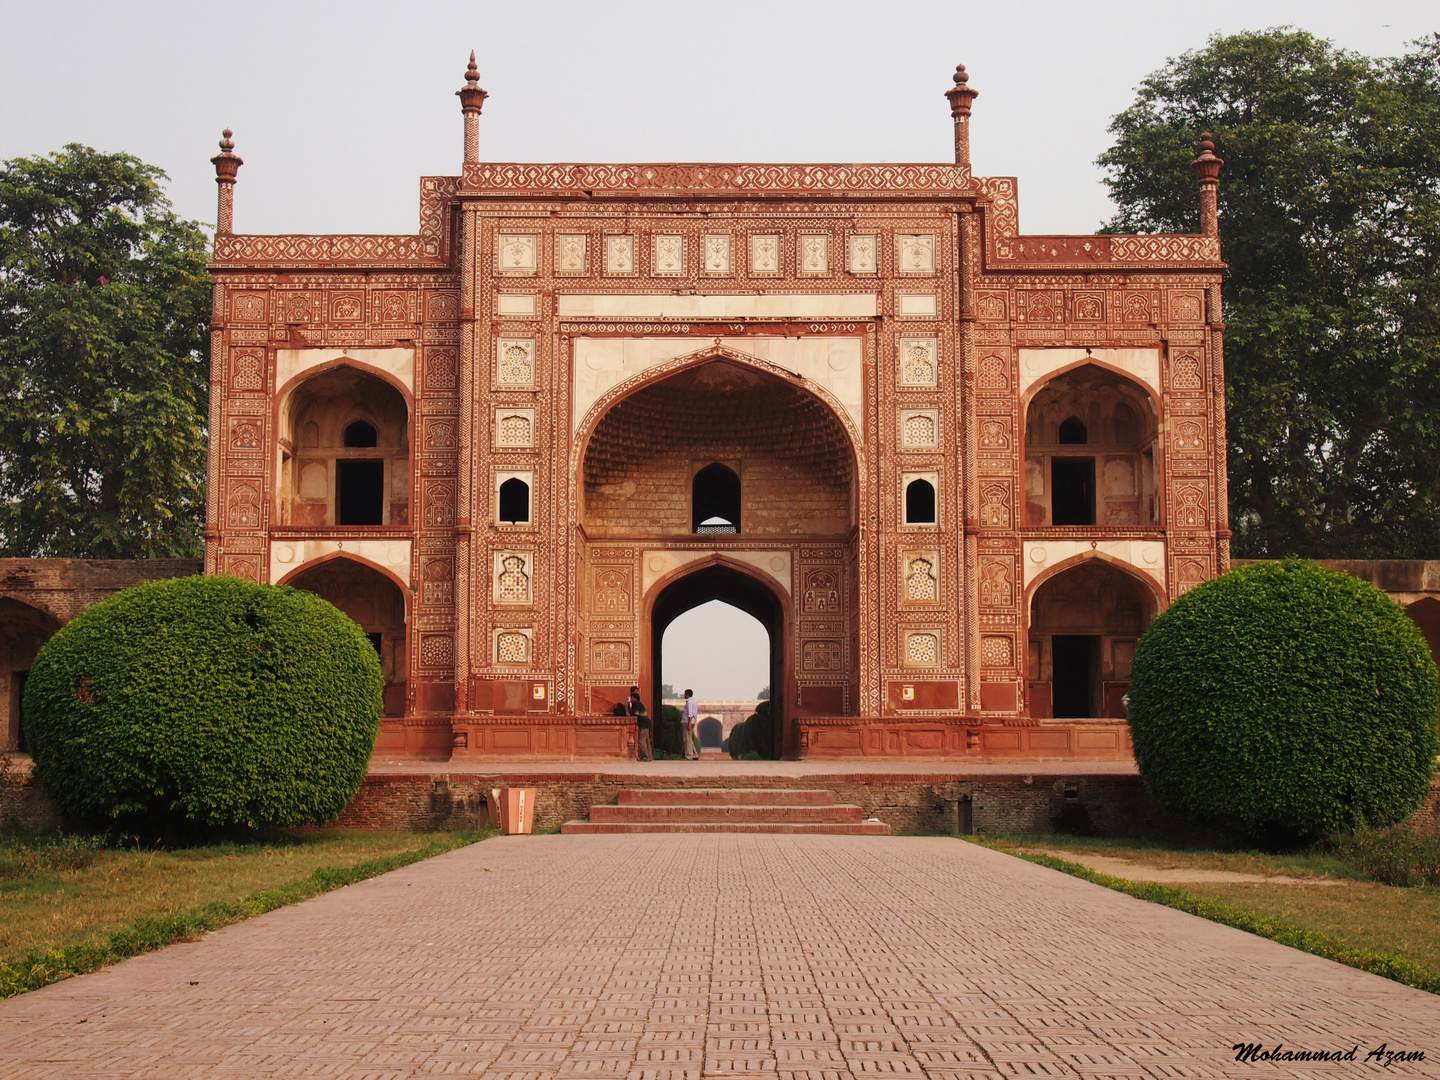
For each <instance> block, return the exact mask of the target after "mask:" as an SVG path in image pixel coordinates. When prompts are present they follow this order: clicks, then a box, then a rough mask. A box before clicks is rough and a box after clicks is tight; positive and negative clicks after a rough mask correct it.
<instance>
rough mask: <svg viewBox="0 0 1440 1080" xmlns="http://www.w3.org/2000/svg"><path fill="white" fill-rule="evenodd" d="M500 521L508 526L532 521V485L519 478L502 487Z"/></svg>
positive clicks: (513, 478)
mask: <svg viewBox="0 0 1440 1080" xmlns="http://www.w3.org/2000/svg"><path fill="white" fill-rule="evenodd" d="M500 520H501V521H503V522H504V523H505V524H507V525H516V524H519V523H521V522H525V521H529V520H530V485H529V484H527V483H526V482H525V481H524V480H521V479H520V478H519V477H517V476H512V477H511V478H510V479H509V480H506V481H505V482H504V483H503V484H501V485H500Z"/></svg>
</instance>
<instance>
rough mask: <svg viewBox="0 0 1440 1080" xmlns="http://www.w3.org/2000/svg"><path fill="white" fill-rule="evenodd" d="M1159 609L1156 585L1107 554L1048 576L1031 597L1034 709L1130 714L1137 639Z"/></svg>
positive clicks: (1082, 715) (1039, 713)
mask: <svg viewBox="0 0 1440 1080" xmlns="http://www.w3.org/2000/svg"><path fill="white" fill-rule="evenodd" d="M1155 609H1156V602H1155V594H1154V592H1153V591H1152V590H1151V589H1149V588H1147V587H1146V586H1145V585H1144V584H1143V583H1142V582H1141V581H1140V580H1139V579H1138V578H1137V577H1135V576H1134V575H1133V574H1129V573H1126V572H1125V571H1124V570H1121V569H1119V568H1118V567H1116V566H1113V565H1111V564H1110V563H1108V562H1105V561H1104V560H1102V559H1087V560H1085V561H1084V562H1081V563H1079V564H1077V565H1075V566H1072V567H1070V568H1069V569H1067V570H1062V571H1061V572H1060V573H1058V574H1056V575H1055V576H1054V577H1052V578H1050V579H1049V580H1048V581H1046V582H1044V583H1043V584H1041V586H1040V587H1039V588H1038V589H1036V590H1035V596H1034V598H1033V599H1032V600H1031V604H1030V612H1031V614H1030V648H1029V658H1030V715H1031V716H1034V717H1037V718H1046V717H1054V718H1056V719H1089V718H1098V717H1109V718H1113V719H1124V717H1125V706H1124V701H1123V699H1124V696H1125V694H1126V692H1127V691H1128V690H1129V689H1130V662H1131V660H1132V659H1134V656H1135V644H1136V642H1138V641H1139V640H1140V635H1141V634H1143V633H1144V632H1145V628H1146V627H1148V626H1149V625H1150V623H1151V621H1152V620H1153V619H1154V618H1155Z"/></svg>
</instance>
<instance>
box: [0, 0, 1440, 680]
mask: <svg viewBox="0 0 1440 1080" xmlns="http://www.w3.org/2000/svg"><path fill="white" fill-rule="evenodd" d="M1283 24H1290V25H1295V26H1300V27H1303V28H1305V29H1307V30H1310V31H1311V32H1313V33H1316V34H1318V35H1320V36H1322V37H1327V38H1330V39H1332V40H1334V41H1335V42H1336V43H1337V44H1339V45H1342V46H1344V47H1346V48H1350V49H1355V50H1358V51H1361V52H1366V53H1370V54H1372V55H1393V54H1395V53H1399V52H1401V51H1403V50H1404V46H1405V43H1406V42H1407V41H1410V40H1413V39H1414V38H1417V37H1419V36H1421V35H1422V34H1426V33H1429V32H1431V31H1434V30H1437V29H1440V13H1437V9H1436V5H1435V3H1434V0H1429V2H1426V3H1420V2H1413V0H1367V2H1364V3H1354V2H1350V0H1345V2H1340V0H1304V2H1300V0H1248V2H1244V3H1240V2H1231V0H1212V2H1209V3H1200V4H1193V5H1192V4H1180V3H1177V2H1175V0H1145V2H1139V0H1121V2H1114V3H1094V2H1091V3H1077V2H1069V3H1038V2H1036V3H1026V2H1023V0H1010V2H1008V3H1007V2H998V3H990V4H973V3H972V4H966V3H960V2H958V0H944V2H933V3H895V2H891V3H877V2H875V0H868V2H863V3H862V2H858V0H825V2H787V0H764V2H750V0H746V2H737V3H725V2H722V0H716V2H710V3H683V2H678V3H677V2H675V0H669V2H658V0H657V2H639V0H634V2H611V3H604V2H599V3H597V2H594V0H591V2H587V3H579V2H574V3H572V2H551V3H543V2H534V0H532V2H530V3H514V2H512V3H505V4H501V3H495V2H489V0H466V2H464V3H441V2H418V3H408V4H404V3H394V2H390V3H383V4H382V3H376V2H373V0H347V2H344V3H325V2H316V0H290V2H287V3H246V2H244V0H237V2H234V3H230V4H216V3H197V2H194V0H189V2H184V3H145V2H137V0H131V2H128V3H114V2H113V0H112V2H107V3H97V2H85V0H81V2H71V3H64V4H61V3H37V2H36V0H23V2H22V0H0V102H3V106H0V158H12V157H16V156H20V155H32V154H42V153H46V152H48V151H51V150H55V149H58V148H60V147H61V146H63V145H64V144H65V143H69V142H80V143H86V144H88V145H90V146H94V147H96V148H98V149H102V150H123V151H127V152H129V153H132V154H135V155H137V156H139V157H141V158H143V159H144V160H145V161H148V162H150V163H152V164H154V165H158V166H160V167H161V168H163V169H164V170H165V171H166V172H167V173H168V174H169V176H170V179H171V185H170V195H171V198H172V199H173V201H174V203H175V205H176V208H177V209H178V210H179V212H180V213H181V214H183V215H184V216H186V217H191V218H197V219H199V220H201V221H204V222H212V221H213V220H214V215H215V184H214V176H215V174H214V170H213V169H212V167H211V165H210V163H209V158H210V157H211V155H213V154H214V153H215V152H216V146H215V142H216V140H217V139H218V138H219V135H220V129H221V128H223V127H231V128H233V129H234V130H235V140H236V151H237V152H238V153H239V154H240V155H241V156H242V157H243V158H244V159H245V166H244V167H243V168H242V169H241V170H240V183H239V186H238V189H237V191H236V209H235V224H236V229H237V230H238V231H240V232H265V233H271V232H279V233H283V232H312V233H314V232H322V233H323V232H372V233H404V232H414V231H415V228H416V219H417V200H418V191H419V177H421V176H423V175H435V174H453V173H456V172H458V171H459V165H460V159H461V152H462V149H463V143H462V136H461V123H460V108H459V102H458V101H457V99H456V98H455V96H454V91H455V90H456V89H457V88H458V87H459V86H460V85H461V84H462V83H463V76H464V70H465V62H466V59H467V57H468V56H469V52H470V50H471V49H472V48H473V49H474V50H475V52H476V56H477V61H478V63H479V65H480V72H481V85H482V86H483V87H485V89H486V90H488V91H489V92H490V94H491V97H490V99H489V100H488V101H487V102H486V104H485V112H484V116H483V117H482V118H481V126H480V140H481V154H482V155H483V156H484V157H486V158H488V159H491V160H497V161H576V160H580V161H945V160H949V157H950V153H951V134H950V117H949V107H948V105H947V103H946V101H945V99H944V97H943V96H942V95H943V93H944V91H945V90H946V89H948V88H949V87H950V85H951V83H950V75H951V73H952V72H953V71H954V68H955V65H956V64H957V63H964V64H965V65H966V67H967V69H968V70H969V72H970V85H971V86H972V87H974V88H975V89H977V90H979V91H980V97H979V99H978V100H977V101H976V103H975V115H974V119H973V121H972V124H971V129H972V133H971V143H972V157H973V159H974V164H975V169H976V171H977V172H978V173H981V174H984V175H999V176H1017V177H1019V181H1020V223H1021V228H1022V229H1023V230H1024V231H1026V232H1039V233H1082V232H1091V231H1093V230H1094V229H1095V228H1096V227H1097V226H1098V225H1099V224H1100V223H1101V222H1102V221H1103V220H1104V219H1105V218H1107V217H1108V216H1109V214H1110V205H1109V201H1108V199H1107V198H1106V196H1105V191H1104V188H1103V187H1102V186H1101V184H1100V174H1099V171H1098V170H1097V169H1096V168H1095V166H1094V164H1093V162H1094V160H1095V157H1096V156H1097V155H1098V154H1100V153H1102V152H1103V151H1104V150H1105V149H1106V148H1107V147H1108V146H1109V144H1110V140H1109V137H1108V135H1107V134H1106V125H1107V124H1108V123H1109V120H1110V117H1111V116H1113V115H1114V114H1115V113H1116V112H1118V111H1119V110H1121V109H1123V108H1125V107H1126V106H1127V105H1128V104H1129V103H1130V102H1131V101H1132V99H1133V92H1134V88H1135V86H1136V85H1137V84H1138V83H1139V82H1140V80H1141V79H1142V78H1144V76H1145V75H1147V74H1148V73H1149V72H1151V71H1154V70H1156V69H1157V68H1159V67H1160V66H1162V65H1163V64H1164V62H1165V59H1166V58H1167V57H1169V56H1173V55H1177V54H1179V53H1181V52H1184V51H1186V50H1187V49H1194V48H1199V47H1202V46H1203V45H1204V43H1205V40H1206V38H1207V37H1208V36H1209V35H1210V34H1212V33H1217V32H1218V33H1234V32H1236V31H1239V30H1246V29H1264V28H1266V27H1270V26H1277V25H1283ZM1222 153H1223V148H1222ZM730 610H731V611H732V612H733V617H729V616H725V617H722V615H721V614H717V613H716V612H715V611H713V609H705V610H703V611H702V610H697V612H696V613H695V614H693V615H691V616H688V617H685V618H682V619H681V620H677V622H676V623H675V624H673V625H672V628H671V630H670V633H669V635H667V639H666V640H667V644H669V645H670V646H671V648H670V650H669V651H670V654H671V655H670V657H669V659H668V661H667V664H666V674H665V678H666V681H669V682H672V683H675V684H676V686H677V688H679V687H680V686H681V685H682V684H685V683H687V682H688V683H689V684H690V685H693V686H694V688H695V689H696V691H697V693H700V694H702V695H704V696H707V697H729V696H734V697H745V696H749V695H753V694H754V693H755V691H756V690H758V689H759V688H760V687H761V686H762V685H764V683H765V682H766V681H768V670H767V665H766V662H765V659H764V656H765V652H764V650H765V637H764V632H763V631H762V630H761V629H760V627H759V624H758V623H755V622H754V620H751V619H750V618H749V616H746V615H743V614H740V613H739V612H734V611H733V609H730ZM747 628H748V629H747ZM672 638H673V639H674V640H673V641H672V640H671V639H672ZM672 664H674V665H675V666H674V668H673V669H672ZM672 673H673V675H674V677H672ZM757 673H758V674H757Z"/></svg>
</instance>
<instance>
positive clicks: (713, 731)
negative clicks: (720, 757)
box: [700, 716, 725, 750]
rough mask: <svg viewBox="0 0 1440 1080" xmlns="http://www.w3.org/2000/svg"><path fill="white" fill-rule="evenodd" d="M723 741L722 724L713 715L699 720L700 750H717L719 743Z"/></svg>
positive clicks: (723, 730)
mask: <svg viewBox="0 0 1440 1080" xmlns="http://www.w3.org/2000/svg"><path fill="white" fill-rule="evenodd" d="M724 741H725V725H724V724H722V723H720V721H719V720H716V719H715V717H713V716H707V717H705V719H704V720H701V721H700V748H701V749H702V750H719V749H720V744H721V743H722V742H724Z"/></svg>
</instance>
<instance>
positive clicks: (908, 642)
mask: <svg viewBox="0 0 1440 1080" xmlns="http://www.w3.org/2000/svg"><path fill="white" fill-rule="evenodd" d="M905 663H907V664H911V665H914V666H916V667H934V666H935V665H937V664H939V663H940V634H939V633H938V632H932V631H928V630H926V631H921V632H918V633H914V632H912V633H909V634H906V635H905Z"/></svg>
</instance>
